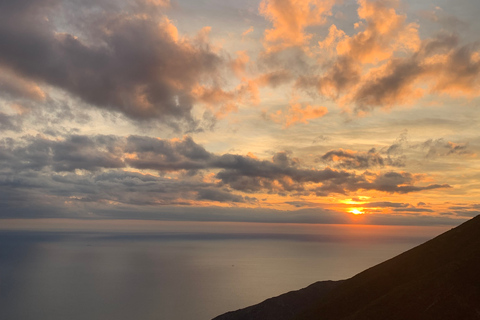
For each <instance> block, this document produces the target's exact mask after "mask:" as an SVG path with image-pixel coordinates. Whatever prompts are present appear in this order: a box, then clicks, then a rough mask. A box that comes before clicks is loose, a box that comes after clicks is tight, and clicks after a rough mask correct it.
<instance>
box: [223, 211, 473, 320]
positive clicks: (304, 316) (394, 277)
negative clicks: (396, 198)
mask: <svg viewBox="0 0 480 320" xmlns="http://www.w3.org/2000/svg"><path fill="white" fill-rule="evenodd" d="M257 319H258V320H313V319H315V320H323V319H324V320H377V319H378V320H385V319H388V320H396V319H398V320H406V319H408V320H416V319H418V320H430V319H431V320H470V319H480V216H476V217H475V218H473V219H471V220H469V221H467V222H465V223H463V224H461V225H460V226H458V227H456V228H453V229H451V230H449V231H447V232H445V233H443V234H441V235H439V236H438V237H436V238H434V239H432V240H430V241H428V242H426V243H424V244H421V245H419V246H417V247H415V248H413V249H411V250H408V251H406V252H404V253H402V254H400V255H398V256H396V257H394V258H392V259H390V260H387V261H385V262H383V263H380V264H378V265H376V266H374V267H372V268H370V269H367V270H365V271H363V272H361V273H359V274H357V275H356V276H354V277H352V278H350V279H347V280H342V281H322V282H316V283H314V284H312V285H310V286H308V287H306V288H303V289H300V290H298V291H292V292H288V293H285V294H283V295H280V296H278V297H274V298H270V299H267V300H265V301H263V302H261V303H259V304H257V305H254V306H250V307H247V308H244V309H240V310H237V311H232V312H228V313H225V314H223V315H220V316H218V317H216V318H214V319H213V320H257Z"/></svg>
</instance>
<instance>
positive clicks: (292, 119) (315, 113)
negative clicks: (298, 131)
mask: <svg viewBox="0 0 480 320" xmlns="http://www.w3.org/2000/svg"><path fill="white" fill-rule="evenodd" d="M327 113H328V109H327V108H326V107H321V106H311V105H308V104H307V105H306V106H303V104H302V103H299V102H296V101H295V99H293V100H292V101H290V107H289V108H288V110H287V111H286V112H283V111H282V110H278V111H277V112H276V113H273V114H271V115H270V118H271V119H272V120H273V121H275V122H277V123H283V125H284V127H285V128H288V127H290V126H293V125H294V124H297V123H305V124H307V123H308V121H309V120H313V119H317V118H321V117H323V116H324V115H326V114H327Z"/></svg>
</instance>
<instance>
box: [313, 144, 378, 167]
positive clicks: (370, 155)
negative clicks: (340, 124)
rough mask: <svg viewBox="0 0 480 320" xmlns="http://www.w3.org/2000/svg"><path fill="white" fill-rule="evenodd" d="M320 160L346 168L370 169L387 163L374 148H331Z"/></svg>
mask: <svg viewBox="0 0 480 320" xmlns="http://www.w3.org/2000/svg"><path fill="white" fill-rule="evenodd" d="M319 160H322V161H324V162H326V163H333V165H334V166H335V167H338V168H346V169H368V168H372V167H383V166H384V165H385V161H384V159H383V157H382V156H381V155H380V154H379V153H378V152H377V151H376V150H375V149H374V148H373V149H370V150H369V151H368V152H358V151H352V150H343V149H338V150H331V151H328V152H327V153H325V154H324V155H323V156H321V157H320V159H319Z"/></svg>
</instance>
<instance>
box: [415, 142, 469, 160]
mask: <svg viewBox="0 0 480 320" xmlns="http://www.w3.org/2000/svg"><path fill="white" fill-rule="evenodd" d="M415 147H420V148H422V149H424V150H426V151H427V154H426V155H425V157H426V158H435V157H439V156H450V155H465V154H471V152H470V151H469V150H468V149H467V144H466V143H454V142H451V141H445V140H444V139H435V140H434V139H429V140H427V141H425V142H423V143H422V144H420V145H416V146H415Z"/></svg>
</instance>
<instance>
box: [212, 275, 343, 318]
mask: <svg viewBox="0 0 480 320" xmlns="http://www.w3.org/2000/svg"><path fill="white" fill-rule="evenodd" d="M340 283H342V281H319V282H315V283H314V284H311V285H309V286H308V287H306V288H303V289H301V290H297V291H290V292H287V293H284V294H282V295H280V296H278V297H274V298H270V299H267V300H265V301H263V302H261V303H259V304H256V305H253V306H250V307H247V308H244V309H240V310H237V311H231V312H227V313H225V314H223V315H220V316H218V317H216V318H214V319H213V320H265V319H275V320H289V319H292V317H295V316H297V315H298V314H300V313H301V312H303V311H305V308H306V307H308V306H310V305H311V304H312V303H315V302H316V301H318V300H319V299H321V298H323V297H324V296H325V295H327V294H328V293H329V292H330V291H332V289H334V288H336V287H337V286H338V285H339V284H340Z"/></svg>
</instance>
